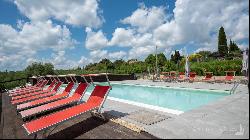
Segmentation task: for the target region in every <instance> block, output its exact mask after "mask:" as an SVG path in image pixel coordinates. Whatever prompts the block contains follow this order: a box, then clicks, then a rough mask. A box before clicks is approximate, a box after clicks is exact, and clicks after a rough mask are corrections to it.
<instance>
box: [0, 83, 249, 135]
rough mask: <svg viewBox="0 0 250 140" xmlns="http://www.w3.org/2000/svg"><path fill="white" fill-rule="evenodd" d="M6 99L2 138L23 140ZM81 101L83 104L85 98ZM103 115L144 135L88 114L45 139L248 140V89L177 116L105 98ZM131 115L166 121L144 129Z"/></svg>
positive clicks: (219, 87) (191, 85)
mask: <svg viewBox="0 0 250 140" xmlns="http://www.w3.org/2000/svg"><path fill="white" fill-rule="evenodd" d="M113 83H126V84H142V85H155V86H171V87H182V88H199V89H217V90H230V89H231V88H232V86H233V84H224V83H216V84H210V83H204V82H194V83H188V82H182V83H169V82H152V81H150V80H127V81H117V82H115V81H114V82H113ZM61 90H62V89H61ZM3 95H4V94H3ZM6 98H7V96H5V95H4V96H3V102H4V104H6V106H5V107H4V106H3V112H5V110H7V112H8V111H9V114H6V113H4V114H6V115H5V116H6V117H5V118H8V122H7V121H6V119H4V121H5V125H4V126H8V125H9V126H10V127H7V128H5V129H3V137H2V138H27V135H26V134H25V133H24V130H23V129H22V128H21V127H20V125H21V124H22V123H23V122H22V120H21V119H20V118H18V117H17V116H16V115H15V111H14V109H13V108H12V109H11V108H8V107H9V106H10V105H8V102H7V103H5V102H6V101H7V99H6ZM84 98H85V100H86V99H87V98H88V95H86V96H85V97H84ZM7 106H8V107H7ZM103 111H104V112H105V114H109V115H108V116H110V115H111V116H114V117H115V118H118V119H119V120H121V121H125V122H128V123H132V124H134V125H135V126H136V127H138V128H140V129H142V130H144V131H145V132H147V133H145V132H144V131H141V133H137V132H134V131H132V130H130V129H127V128H125V127H123V126H121V125H118V124H116V123H113V122H111V121H108V122H106V123H104V122H102V121H98V120H96V119H93V118H92V117H90V115H89V114H85V115H82V116H80V117H77V118H76V119H74V120H72V121H69V122H65V123H64V124H63V125H62V126H60V127H59V128H57V129H56V130H54V131H53V132H52V133H51V134H50V136H49V137H48V138H64V137H67V138H249V93H248V87H247V86H246V85H242V84H240V85H239V87H238V88H237V90H236V92H235V94H233V95H230V96H226V97H223V98H222V99H219V100H217V101H215V102H213V103H210V104H207V105H204V106H202V107H199V108H196V109H193V110H191V111H187V112H184V113H183V114H181V115H174V114H171V113H167V112H161V111H157V110H152V109H148V108H144V107H142V106H135V105H131V104H127V103H124V102H118V101H114V100H110V99H109V98H108V100H107V101H106V103H105V105H104V108H103ZM135 112H146V116H143V117H145V119H148V118H149V121H150V118H154V117H156V118H157V115H158V118H159V117H161V116H160V115H162V116H167V117H169V118H167V119H162V120H160V121H158V122H157V121H156V122H154V123H152V124H150V125H148V124H145V123H141V122H138V120H136V119H134V118H133V117H131V116H132V115H134V114H135ZM7 116H8V117H7ZM16 117H17V118H18V119H15V118H16ZM13 120H14V121H13ZM13 122H14V123H13ZM6 123H7V125H6ZM1 125H2V122H1ZM103 131H104V132H103ZM103 134H104V135H103ZM47 135H48V134H47ZM0 136H1V134H0ZM28 138H30V137H28Z"/></svg>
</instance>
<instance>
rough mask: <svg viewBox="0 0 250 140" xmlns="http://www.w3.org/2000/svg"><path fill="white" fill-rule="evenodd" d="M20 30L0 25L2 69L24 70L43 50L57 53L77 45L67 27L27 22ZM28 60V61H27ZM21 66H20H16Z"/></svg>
mask: <svg viewBox="0 0 250 140" xmlns="http://www.w3.org/2000/svg"><path fill="white" fill-rule="evenodd" d="M19 28H20V29H19V30H16V29H14V28H13V27H12V26H10V25H6V24H0V55H1V59H0V60H1V67H0V69H6V67H9V69H14V70H16V69H19V70H20V69H23V68H24V67H25V66H26V65H27V64H29V63H30V62H31V61H32V60H36V59H34V57H35V54H37V52H39V51H42V50H48V49H52V50H54V51H56V52H58V51H59V52H60V51H63V50H65V49H67V48H73V47H74V46H75V44H76V43H77V42H76V41H75V40H74V39H72V38H71V33H70V31H69V29H68V28H67V27H66V26H60V25H54V24H52V22H51V21H50V20H48V21H46V22H35V23H33V22H26V23H22V26H19ZM25 60H27V61H25ZM15 64H19V65H15Z"/></svg>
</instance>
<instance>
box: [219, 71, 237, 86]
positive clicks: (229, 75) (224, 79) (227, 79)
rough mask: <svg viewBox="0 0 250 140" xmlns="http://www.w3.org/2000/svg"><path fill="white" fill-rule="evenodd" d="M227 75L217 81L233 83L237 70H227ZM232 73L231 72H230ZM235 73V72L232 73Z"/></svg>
mask: <svg viewBox="0 0 250 140" xmlns="http://www.w3.org/2000/svg"><path fill="white" fill-rule="evenodd" d="M225 72H226V76H225V78H223V79H216V80H215V82H219V83H220V82H225V83H232V82H233V80H234V76H235V71H225ZM230 73H231V74H230ZM232 73H233V74H232Z"/></svg>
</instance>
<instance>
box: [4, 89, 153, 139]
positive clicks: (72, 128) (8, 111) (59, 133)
mask: <svg viewBox="0 0 250 140" xmlns="http://www.w3.org/2000/svg"><path fill="white" fill-rule="evenodd" d="M0 94H1V96H2V99H1V100H2V108H1V109H2V114H1V126H0V139H33V138H34V136H32V135H30V136H28V135H27V133H26V132H25V129H24V128H23V127H22V124H23V123H24V122H23V120H22V119H21V116H20V115H17V113H16V111H15V108H14V106H13V105H11V104H10V97H9V96H8V95H7V93H0ZM1 96H0V97H1ZM0 111H1V110H0ZM43 115H45V114H43ZM41 116H42V115H40V116H37V117H41ZM52 129H53V128H51V129H49V130H47V131H46V133H45V134H44V135H42V134H41V133H39V134H38V138H48V139H65V138H67V139H73V138H76V139H102V138H103V139H157V137H154V136H152V135H150V134H148V133H146V132H140V133H138V132H135V131H133V130H131V129H128V128H126V127H124V126H122V125H119V124H117V123H114V122H112V121H102V120H100V119H97V118H95V117H92V116H91V115H90V113H84V114H83V115H80V116H78V117H76V118H74V119H71V120H69V121H66V122H64V123H62V124H61V125H59V126H58V127H56V129H54V130H53V131H52ZM47 136H48V137H47Z"/></svg>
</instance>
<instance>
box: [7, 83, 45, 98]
mask: <svg viewBox="0 0 250 140" xmlns="http://www.w3.org/2000/svg"><path fill="white" fill-rule="evenodd" d="M47 83H48V81H47V80H44V81H42V83H41V84H39V86H38V87H35V88H30V89H27V90H20V91H10V92H9V96H17V95H21V94H26V93H31V92H35V91H41V90H42V89H43V87H44V86H45V85H46V84H47Z"/></svg>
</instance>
